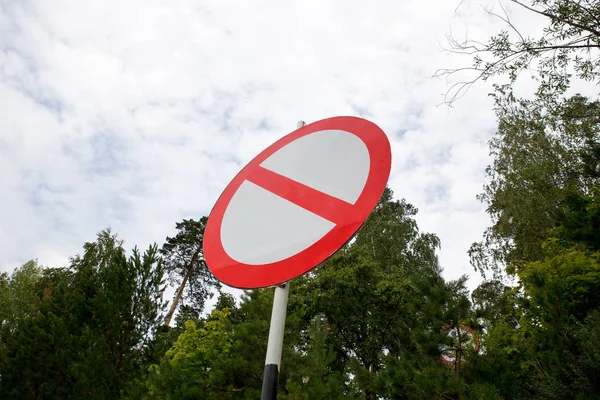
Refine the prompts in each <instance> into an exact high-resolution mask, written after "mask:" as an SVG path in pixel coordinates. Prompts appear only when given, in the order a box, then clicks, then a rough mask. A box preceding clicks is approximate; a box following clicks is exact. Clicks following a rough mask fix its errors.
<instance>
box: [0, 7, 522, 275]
mask: <svg viewBox="0 0 600 400" xmlns="http://www.w3.org/2000/svg"><path fill="white" fill-rule="evenodd" d="M455 3H456V4H455ZM457 5H458V2H448V1H444V0H428V1H418V2H417V1H408V2H389V1H386V2H384V1H374V2H371V3H369V4H368V5H367V3H365V2H358V1H347V0H346V1H341V0H339V1H328V2H307V1H292V2H267V1H259V0H255V1H244V2H239V1H236V2H234V1H223V0H219V1H216V0H215V1H203V2H198V1H192V0H185V1H184V0H182V1H177V2H174V3H169V4H167V3H166V2H163V1H158V0H146V1H133V0H132V1H126V2H122V1H114V0H102V1H85V2H76V1H75V2H74V1H66V0H56V1H53V2H43V1H39V0H32V1H20V2H3V3H2V4H0V167H1V171H2V173H1V174H0V189H1V190H2V199H3V204H2V207H1V208H0V241H1V242H2V244H3V246H2V247H1V248H0V261H1V268H3V269H11V268H14V267H15V266H17V265H18V264H20V263H22V262H24V261H25V260H27V259H30V258H33V257H37V258H39V260H40V261H41V263H42V264H47V265H57V264H61V263H66V262H67V259H68V257H69V256H72V255H74V254H76V253H78V252H80V249H81V245H82V244H83V242H84V241H87V240H93V239H94V234H95V233H96V232H97V231H99V230H100V229H103V228H105V227H108V226H110V227H112V228H113V229H114V230H115V231H117V232H118V233H119V234H120V235H121V236H122V237H123V238H125V239H126V241H127V243H128V244H129V245H130V246H133V245H134V244H138V245H139V246H140V247H145V246H146V245H147V244H149V243H151V242H158V243H159V244H160V243H162V241H163V240H164V238H165V237H166V236H167V235H172V234H173V232H174V224H175V222H177V221H179V220H181V219H182V218H184V217H186V218H189V217H194V218H197V217H200V216H202V215H206V214H207V213H208V212H209V211H210V209H211V207H212V204H213V203H214V202H215V200H216V199H217V197H218V195H219V194H220V192H221V190H222V189H223V188H224V187H225V185H226V184H227V182H228V181H229V179H231V178H232V177H233V176H234V175H235V174H236V173H237V171H238V170H239V169H240V168H241V167H242V166H243V165H244V164H245V163H246V162H247V161H249V160H250V159H251V158H252V157H253V156H254V155H256V154H257V153H258V152H259V151H260V150H261V149H262V148H264V147H265V146H267V145H268V144H270V143H272V142H273V141H274V140H276V139H277V138H279V137H281V136H283V135H284V134H286V133H288V132H290V131H292V130H293V129H294V127H295V124H296V122H297V121H298V120H305V121H307V122H311V121H315V120H318V119H322V118H326V117H330V116H335V115H360V116H364V117H367V118H369V119H371V120H372V121H374V122H376V123H377V124H378V125H379V126H380V127H381V128H382V129H384V131H385V132H387V134H388V135H389V138H390V140H391V142H392V146H393V170H392V177H391V180H390V185H391V187H392V188H393V190H394V191H395V194H396V196H397V197H398V198H400V197H403V198H405V199H406V200H407V201H409V202H411V203H413V204H414V205H415V206H416V207H418V208H419V210H420V213H419V216H418V221H419V223H420V228H421V229H422V230H423V231H430V232H434V233H436V234H438V235H439V236H440V237H441V239H442V251H441V261H442V264H443V266H444V268H445V275H446V277H448V278H455V277H458V276H459V275H461V274H463V273H469V274H471V275H472V276H474V278H473V283H472V285H473V284H474V283H476V282H477V281H478V277H477V276H476V275H475V274H474V273H473V272H472V270H471V267H470V266H469V265H468V259H467V256H466V251H467V249H468V246H469V245H470V243H471V242H473V241H476V240H478V239H479V238H480V236H481V232H482V230H483V228H484V227H485V226H486V225H487V224H488V219H487V216H486V214H485V212H484V207H483V205H481V204H480V203H478V202H477V201H476V200H475V195H476V194H477V193H478V192H479V191H480V190H481V186H482V184H483V178H484V175H483V170H484V167H485V166H486V164H487V163H488V156H487V145H486V141H487V139H488V138H489V136H490V135H491V133H492V132H493V130H494V126H495V121H494V116H493V113H492V111H491V101H490V100H489V99H488V98H487V97H486V92H487V91H489V89H490V87H489V85H486V84H481V85H478V86H475V87H473V89H472V90H471V91H470V92H469V94H468V95H467V96H466V97H465V98H463V99H462V100H461V101H459V102H458V103H457V104H456V106H455V108H454V109H451V110H449V109H448V108H446V107H443V106H442V107H438V104H439V103H440V102H441V101H442V98H441V96H440V93H442V92H443V91H444V90H445V89H446V86H445V83H444V82H443V81H442V80H439V79H432V78H430V77H431V75H432V74H433V73H434V72H435V70H436V69H437V68H443V67H452V66H457V65H465V64H470V60H469V59H468V58H465V57H456V56H450V55H448V54H447V53H444V52H442V51H440V46H439V43H441V42H443V39H444V35H445V34H447V33H448V32H450V26H451V24H452V23H454V25H456V26H458V27H459V28H460V29H463V28H461V27H464V26H468V27H469V35H471V36H474V35H476V37H478V38H481V39H486V38H487V37H489V36H490V34H492V33H494V32H497V31H498V30H499V26H500V25H499V24H498V21H496V20H493V19H491V18H490V17H489V16H488V15H487V14H486V13H485V12H483V11H482V10H481V9H480V8H478V6H477V5H476V4H474V3H473V4H471V5H470V6H468V7H467V6H463V7H461V8H460V10H461V12H462V13H463V15H462V16H459V17H457V16H456V15H455V14H454V12H455V8H456V6H457ZM517 17H518V18H521V19H520V20H519V21H520V22H524V23H529V22H531V21H530V20H529V19H526V18H528V17H527V16H524V17H521V14H517ZM460 29H459V31H460Z"/></svg>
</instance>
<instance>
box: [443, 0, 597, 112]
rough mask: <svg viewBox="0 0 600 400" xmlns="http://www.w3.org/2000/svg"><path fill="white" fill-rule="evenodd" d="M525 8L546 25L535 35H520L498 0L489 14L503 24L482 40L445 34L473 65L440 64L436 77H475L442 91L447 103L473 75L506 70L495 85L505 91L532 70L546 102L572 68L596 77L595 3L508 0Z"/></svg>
mask: <svg viewBox="0 0 600 400" xmlns="http://www.w3.org/2000/svg"><path fill="white" fill-rule="evenodd" d="M509 3H510V4H512V5H516V6H518V7H520V8H522V9H524V10H526V11H527V12H529V13H531V14H533V15H537V16H542V17H544V18H546V20H547V24H548V25H547V26H546V28H545V29H544V30H543V32H542V33H541V35H539V36H537V37H529V36H525V35H524V34H522V33H521V32H520V30H519V28H518V27H516V26H515V25H514V24H513V22H512V21H511V20H510V18H509V14H508V12H507V11H506V9H505V8H504V7H503V5H502V3H498V4H499V7H500V9H501V10H500V12H499V13H497V12H495V11H493V10H492V9H488V10H487V11H488V13H490V14H491V15H493V16H495V17H497V18H499V19H501V20H502V21H503V22H504V23H505V24H506V29H504V30H502V31H501V32H500V33H498V34H497V35H494V36H492V37H491V38H490V39H489V40H488V41H487V42H485V43H482V42H480V41H478V40H472V39H465V40H460V39H457V38H455V37H452V36H449V37H448V42H449V45H450V47H449V49H448V50H449V51H451V52H455V53H460V54H467V55H472V56H473V57H474V58H473V66H472V67H470V68H469V67H467V68H459V69H441V70H438V71H437V73H436V75H437V76H448V75H454V74H456V73H459V72H464V71H473V72H475V73H476V77H475V79H472V80H467V81H463V82H459V83H456V84H454V85H453V86H451V87H450V89H449V90H448V91H447V93H446V98H445V100H446V102H448V103H452V102H454V101H455V100H457V99H458V98H460V97H461V96H462V95H464V93H465V91H466V90H468V88H469V86H470V85H472V84H473V83H474V82H476V81H478V80H484V81H485V80H487V79H489V78H491V77H493V76H499V75H508V78H509V83H508V84H506V85H499V86H497V88H498V89H502V90H510V88H511V87H512V85H513V83H514V82H515V81H516V80H517V78H518V76H519V74H520V73H521V72H525V71H527V72H531V73H532V75H533V76H534V78H535V79H537V80H538V81H539V82H540V84H539V87H538V89H537V93H536V94H537V97H539V98H540V99H544V101H545V102H546V103H548V104H551V103H553V102H554V101H555V100H556V99H558V98H559V97H560V96H561V95H563V94H564V93H565V91H566V90H567V89H568V87H569V85H570V81H571V78H572V72H574V73H575V75H576V76H577V77H578V78H580V79H584V80H587V81H590V82H596V83H597V82H598V81H599V78H600V29H599V28H598V27H599V26H600V4H599V3H598V2H595V1H581V0H528V1H526V0H510V2H509Z"/></svg>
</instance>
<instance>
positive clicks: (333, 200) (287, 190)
mask: <svg viewBox="0 0 600 400" xmlns="http://www.w3.org/2000/svg"><path fill="white" fill-rule="evenodd" d="M246 179H247V180H249V181H250V182H252V183H254V184H255V185H258V186H260V187H262V188H263V189H265V190H268V191H269V192H271V193H273V194H275V195H277V196H279V197H283V198H284V199H286V200H288V201H291V202H292V203H294V204H296V205H297V206H299V207H302V208H304V209H305V210H308V211H310V212H311V213H313V214H317V215H318V216H320V217H322V218H325V219H326V220H328V221H331V222H333V223H334V224H340V223H344V222H347V221H348V216H349V215H352V213H353V208H354V205H352V204H350V203H347V202H345V201H344V200H341V199H338V198H337V197H333V196H330V195H328V194H326V193H323V192H320V191H318V190H316V189H313V188H311V187H310V186H306V185H304V184H302V183H300V182H296V181H295V180H293V179H290V178H287V177H285V176H283V175H280V174H278V173H276V172H273V171H271V170H268V169H266V168H263V167H260V166H255V167H253V170H252V172H251V173H250V174H249V175H248V177H247V178H246Z"/></svg>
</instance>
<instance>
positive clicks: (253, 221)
mask: <svg viewBox="0 0 600 400" xmlns="http://www.w3.org/2000/svg"><path fill="white" fill-rule="evenodd" d="M390 167H391V151H390V144H389V141H388V139H387V137H386V135H385V133H383V131H382V130H381V129H380V128H379V127H378V126H377V125H375V124H373V123H372V122H369V121H367V120H365V119H362V118H356V117H334V118H328V119H324V120H321V121H317V122H314V123H312V124H310V125H306V126H304V127H302V128H300V129H298V130H296V131H294V132H292V133H290V134H289V135H287V136H285V137H283V138H281V139H280V140H278V141H277V142H275V143H274V144H272V145H271V146H269V147H268V148H267V149H266V150H264V151H263V152H262V153H260V154H259V155H258V156H256V157H255V158H254V159H253V160H252V161H250V162H249V163H248V165H246V166H245V167H244V168H243V169H242V170H241V171H240V172H239V173H238V174H237V176H236V177H235V178H234V179H233V180H232V181H231V182H230V183H229V185H228V186H227V187H226V188H225V190H224V191H223V193H222V194H221V196H220V197H219V199H218V200H217V202H216V204H215V206H214V208H213V210H212V212H211V213H210V216H209V218H208V222H207V224H206V229H205V233H204V258H205V260H206V264H207V265H208V268H209V269H210V270H211V272H212V273H213V274H214V276H215V277H216V278H217V279H219V280H220V281H222V282H223V283H225V284H227V285H229V286H233V287H238V288H245V289H250V288H260V287H267V286H273V285H277V284H280V283H283V282H286V281H289V280H291V279H293V278H295V277H297V276H299V275H302V274H303V273H306V272H308V271H309V270H311V269H312V268H314V267H316V266H317V265H319V264H320V263H322V262H323V261H325V260H326V259H327V258H328V257H330V256H331V255H332V254H333V253H335V252H336V251H337V250H338V249H339V248H340V247H342V246H343V245H344V244H345V243H346V242H347V241H348V240H349V239H350V238H351V237H352V236H353V235H354V234H355V233H356V231H357V230H358V228H360V226H361V225H362V223H363V222H364V221H365V219H366V218H367V217H368V216H369V214H370V212H371V211H372V210H373V208H374V207H375V205H376V204H377V201H378V200H379V198H380V197H381V194H382V193H383V190H384V189H385V186H386V184H387V180H388V177H389V174H390Z"/></svg>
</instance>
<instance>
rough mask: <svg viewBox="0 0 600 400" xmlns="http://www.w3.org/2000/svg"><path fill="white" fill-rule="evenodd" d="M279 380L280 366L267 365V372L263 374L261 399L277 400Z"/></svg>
mask: <svg viewBox="0 0 600 400" xmlns="http://www.w3.org/2000/svg"><path fill="white" fill-rule="evenodd" d="M278 380H279V366H278V365H277V364H267V365H265V373H264V376H263V385H262V392H261V394H260V399H261V400H276V399H277V381H278Z"/></svg>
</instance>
